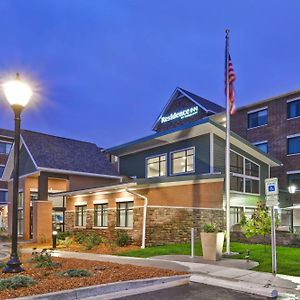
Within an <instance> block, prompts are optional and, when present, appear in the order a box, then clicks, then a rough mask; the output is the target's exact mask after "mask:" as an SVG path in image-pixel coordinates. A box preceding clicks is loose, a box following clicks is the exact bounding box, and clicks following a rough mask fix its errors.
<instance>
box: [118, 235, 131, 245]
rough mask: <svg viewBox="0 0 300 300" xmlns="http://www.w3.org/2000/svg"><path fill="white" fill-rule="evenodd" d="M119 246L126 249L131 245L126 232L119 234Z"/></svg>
mask: <svg viewBox="0 0 300 300" xmlns="http://www.w3.org/2000/svg"><path fill="white" fill-rule="evenodd" d="M116 242H117V245H118V246H120V247H124V246H127V245H129V244H130V237H129V235H128V233H127V232H126V231H118V233H117V240H116Z"/></svg>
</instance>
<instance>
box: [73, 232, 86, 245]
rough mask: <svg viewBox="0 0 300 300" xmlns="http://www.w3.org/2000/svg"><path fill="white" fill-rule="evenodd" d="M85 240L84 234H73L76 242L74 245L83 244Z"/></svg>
mask: <svg viewBox="0 0 300 300" xmlns="http://www.w3.org/2000/svg"><path fill="white" fill-rule="evenodd" d="M85 239H86V236H85V234H84V233H82V232H77V233H76V234H75V242H76V243H78V244H83V243H84V241H85Z"/></svg>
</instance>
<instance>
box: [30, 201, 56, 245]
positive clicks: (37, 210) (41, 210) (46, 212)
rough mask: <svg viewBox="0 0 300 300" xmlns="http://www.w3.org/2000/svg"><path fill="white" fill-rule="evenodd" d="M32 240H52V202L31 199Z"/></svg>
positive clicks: (42, 241) (45, 241)
mask: <svg viewBox="0 0 300 300" xmlns="http://www.w3.org/2000/svg"><path fill="white" fill-rule="evenodd" d="M32 204H33V241H34V242H37V243H49V242H51V241H52V202H51V201H33V202H32Z"/></svg>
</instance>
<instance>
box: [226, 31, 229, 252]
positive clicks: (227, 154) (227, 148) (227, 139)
mask: <svg viewBox="0 0 300 300" xmlns="http://www.w3.org/2000/svg"><path fill="white" fill-rule="evenodd" d="M225 33H226V49H225V62H226V67H225V71H226V148H225V149H226V150H225V197H226V254H230V103H229V71H228V63H229V29H226V30H225Z"/></svg>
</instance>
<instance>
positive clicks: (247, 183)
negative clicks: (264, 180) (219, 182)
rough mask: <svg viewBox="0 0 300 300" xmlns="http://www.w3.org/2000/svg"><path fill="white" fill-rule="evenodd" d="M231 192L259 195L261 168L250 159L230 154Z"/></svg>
mask: <svg viewBox="0 0 300 300" xmlns="http://www.w3.org/2000/svg"><path fill="white" fill-rule="evenodd" d="M230 172H231V174H230V190H232V191H236V192H241V193H249V194H259V183H260V180H259V166H258V165H257V164H256V163H254V162H252V161H250V160H249V159H247V158H245V157H243V156H241V155H239V154H237V153H235V152H233V151H231V152H230Z"/></svg>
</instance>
